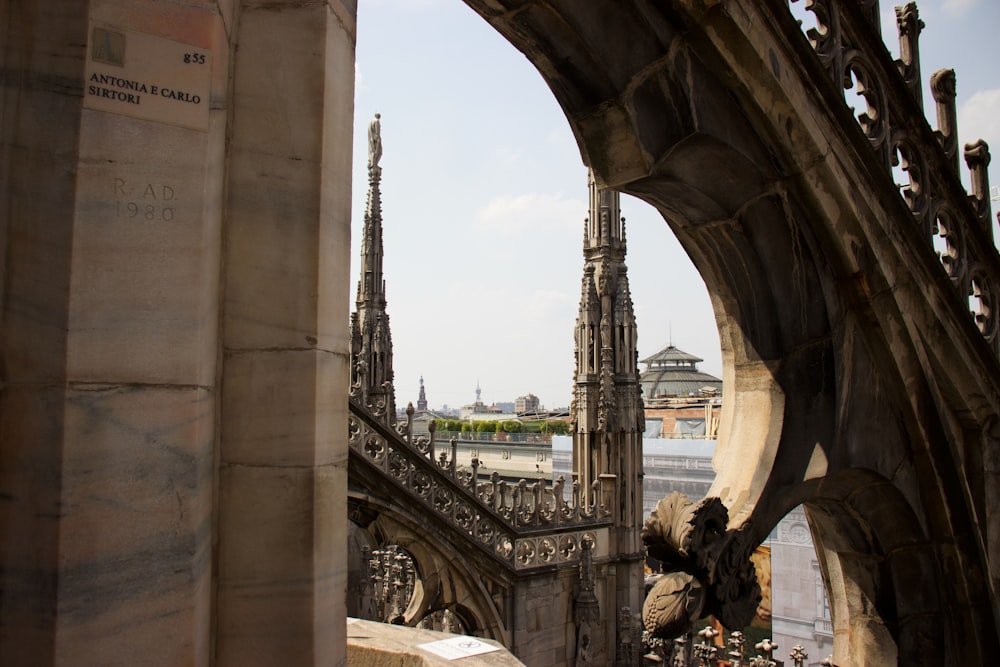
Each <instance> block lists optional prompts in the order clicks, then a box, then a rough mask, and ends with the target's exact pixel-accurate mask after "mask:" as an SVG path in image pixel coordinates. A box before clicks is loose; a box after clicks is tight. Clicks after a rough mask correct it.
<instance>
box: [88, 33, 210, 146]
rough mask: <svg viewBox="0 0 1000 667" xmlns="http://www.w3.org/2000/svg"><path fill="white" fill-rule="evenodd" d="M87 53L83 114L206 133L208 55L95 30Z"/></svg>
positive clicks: (170, 42)
mask: <svg viewBox="0 0 1000 667" xmlns="http://www.w3.org/2000/svg"><path fill="white" fill-rule="evenodd" d="M88 47H89V48H88V49H87V67H86V75H85V76H86V80H85V81H84V82H83V106H84V107H85V108H87V109H96V110H98V111H108V112H110V113H117V114H122V115H125V116H132V117H133V118H142V119H144V120H152V121H156V122H159V123H168V124H170V125H179V126H180V127H188V128H191V129H195V130H207V129H208V106H209V104H208V103H209V96H210V94H211V83H212V52H211V51H210V50H209V49H203V48H200V47H196V46H191V45H189V44H184V43H182V42H175V41H173V40H169V39H164V38H162V37H154V36H152V35H146V34H143V33H140V32H133V31H130V30H120V29H117V28H113V27H110V26H99V25H92V26H91V30H90V44H89V45H88Z"/></svg>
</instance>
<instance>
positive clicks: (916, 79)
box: [896, 2, 924, 109]
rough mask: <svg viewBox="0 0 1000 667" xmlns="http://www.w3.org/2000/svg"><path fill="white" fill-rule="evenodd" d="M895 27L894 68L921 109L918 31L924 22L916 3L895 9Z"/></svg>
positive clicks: (921, 94)
mask: <svg viewBox="0 0 1000 667" xmlns="http://www.w3.org/2000/svg"><path fill="white" fill-rule="evenodd" d="M896 27H897V29H898V30H899V60H897V61H896V66H897V67H898V68H899V73H900V74H901V75H902V76H903V81H904V82H905V83H906V87H907V88H909V89H910V94H911V95H913V99H915V100H916V101H917V105H918V106H919V107H920V108H921V109H923V108H924V99H923V92H922V91H921V78H920V50H919V46H918V44H919V38H920V31H921V30H923V28H924V22H923V21H921V20H920V14H919V12H918V11H917V3H915V2H908V3H906V5H905V6H903V7H896Z"/></svg>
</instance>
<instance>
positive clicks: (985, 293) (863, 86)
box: [790, 0, 1000, 353]
mask: <svg viewBox="0 0 1000 667" xmlns="http://www.w3.org/2000/svg"><path fill="white" fill-rule="evenodd" d="M800 1H801V2H802V3H803V4H802V5H796V3H798V2H800ZM790 2H791V3H792V4H793V5H796V7H795V9H796V10H797V9H798V8H799V7H801V9H802V10H804V11H805V12H808V13H809V14H807V16H808V15H811V16H812V17H813V18H814V20H815V26H813V27H807V24H808V21H805V22H804V23H803V30H804V32H805V34H806V37H807V38H808V39H809V42H810V43H811V45H812V47H813V49H814V51H815V53H816V55H817V57H818V58H819V62H820V63H821V65H822V67H823V68H824V69H825V70H826V72H827V75H828V76H829V77H830V78H832V79H833V82H834V84H835V85H836V86H838V88H840V89H842V90H844V91H849V90H853V91H854V94H856V95H857V96H858V97H859V98H861V99H863V100H864V105H865V106H866V107H867V108H865V109H863V110H855V112H856V119H857V121H858V123H859V124H860V126H861V129H862V130H863V131H864V134H865V136H866V137H867V138H868V141H869V143H870V144H871V147H872V149H873V150H874V151H875V153H876V154H877V155H878V157H879V159H880V160H881V161H882V163H883V164H884V166H885V169H886V171H887V172H889V173H892V170H893V168H898V169H900V170H901V171H902V172H905V175H906V177H907V178H908V181H909V182H908V183H904V184H897V187H899V188H900V192H901V195H902V197H903V199H904V200H905V201H906V204H907V205H908V206H909V208H910V210H911V211H912V213H913V217H914V220H915V222H916V225H915V229H917V230H919V232H920V233H922V234H923V235H924V236H925V237H926V239H927V240H928V242H929V243H930V244H931V245H932V247H933V248H934V250H935V251H936V252H937V254H938V256H939V257H940V260H941V263H942V265H943V266H944V269H945V271H946V272H947V275H948V277H949V278H950V279H951V281H952V283H953V284H954V286H955V288H956V289H957V291H958V296H959V298H961V299H962V300H963V302H965V303H967V304H968V308H969V310H970V313H971V314H972V316H973V317H974V319H975V322H976V325H977V326H978V327H979V330H980V331H981V332H982V334H983V335H984V337H985V338H986V340H987V341H988V342H989V343H990V345H991V347H992V348H993V351H994V352H995V353H996V352H998V351H1000V345H998V343H1000V336H998V321H997V318H998V304H997V298H998V296H997V290H998V289H1000V261H998V258H997V251H996V247H995V246H994V244H993V222H992V213H991V206H990V196H989V192H990V187H989V176H988V174H987V166H988V165H989V163H990V154H989V149H988V147H987V145H986V143H985V142H984V141H982V140H978V141H976V142H974V143H970V144H966V145H965V152H964V155H965V161H966V164H967V165H968V167H969V170H970V182H971V186H972V187H971V189H972V193H971V194H967V193H966V192H965V190H964V189H963V187H962V185H961V182H960V180H959V154H958V128H957V121H956V119H957V112H956V107H955V72H954V70H950V69H945V70H940V71H938V72H935V73H934V75H933V76H932V77H931V90H932V93H933V96H934V102H935V104H936V112H937V123H938V129H937V130H932V129H931V127H930V125H929V124H928V123H927V121H926V119H925V116H924V102H923V94H922V80H921V75H920V53H919V47H918V40H919V36H920V31H921V30H922V28H923V27H924V24H923V22H922V21H921V20H920V18H919V15H918V12H917V6H916V3H913V2H910V3H909V4H907V5H906V6H903V7H897V8H896V22H897V27H898V31H899V42H900V58H899V60H893V59H892V58H891V56H890V55H889V52H888V51H887V50H886V48H885V44H884V43H883V41H882V37H881V29H880V25H879V3H878V0H849V1H848V0H790ZM790 9H791V8H790ZM792 13H793V14H797V15H798V16H799V18H801V17H802V15H803V14H802V12H801V11H793V12H792ZM847 104H848V106H849V107H850V106H851V102H850V101H848V102H847ZM899 173H900V172H897V174H899Z"/></svg>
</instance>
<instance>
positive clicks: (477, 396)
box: [476, 378, 483, 405]
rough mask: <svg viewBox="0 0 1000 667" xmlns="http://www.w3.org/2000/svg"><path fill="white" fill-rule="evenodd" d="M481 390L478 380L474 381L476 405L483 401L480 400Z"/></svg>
mask: <svg viewBox="0 0 1000 667" xmlns="http://www.w3.org/2000/svg"><path fill="white" fill-rule="evenodd" d="M482 394H483V390H482V389H480V388H479V379H478V378H477V379H476V405H479V404H480V403H482V402H483V401H482V400H481V397H482Z"/></svg>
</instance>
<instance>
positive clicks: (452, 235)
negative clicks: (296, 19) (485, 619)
mask: <svg viewBox="0 0 1000 667" xmlns="http://www.w3.org/2000/svg"><path fill="white" fill-rule="evenodd" d="M801 4H802V3H797V4H795V5H793V7H799V5H801ZM920 11H921V18H922V19H923V20H924V21H925V23H926V24H927V26H926V28H925V29H924V31H923V33H922V35H921V68H922V73H923V75H922V78H923V79H924V82H925V94H924V97H925V107H926V108H927V109H928V111H929V113H930V114H931V115H933V113H934V111H933V98H932V97H931V95H930V92H929V90H928V85H929V84H928V82H929V79H930V74H931V73H932V72H933V71H935V70H937V69H940V68H943V67H954V68H955V69H956V71H957V80H958V105H959V141H960V144H964V143H967V142H970V141H973V140H974V139H976V138H979V137H983V138H985V139H986V140H987V141H989V142H990V143H991V144H992V145H993V146H994V152H995V151H996V150H998V148H997V147H1000V113H998V108H1000V75H998V74H997V73H996V71H995V69H994V68H993V67H992V65H991V63H995V62H997V61H998V60H1000V58H998V56H1000V46H998V45H997V44H996V42H995V41H994V40H992V39H991V38H990V36H989V26H994V27H995V26H996V25H1000V6H998V5H997V4H996V3H987V2H985V1H984V0H947V1H945V2H927V1H925V2H921V3H920ZM358 12H359V15H358V45H357V70H356V73H357V88H356V95H355V151H354V165H355V168H354V177H353V178H354V183H353V196H354V202H353V211H354V213H353V219H352V227H353V232H352V248H353V250H352V255H351V257H352V260H351V261H352V267H351V270H352V285H356V284H357V268H358V267H357V262H358V256H359V254H358V253H359V250H358V248H359V241H360V229H361V227H360V225H361V221H362V220H363V213H364V206H365V197H366V191H367V179H366V177H365V163H366V158H367V154H366V146H365V138H366V135H367V130H366V128H367V124H368V122H369V121H370V120H371V119H372V117H373V116H374V114H375V113H376V112H378V113H380V114H381V115H382V118H381V124H382V136H383V142H384V154H383V157H382V161H381V166H382V168H383V174H382V208H383V220H384V229H385V265H384V270H385V277H386V285H387V286H386V297H387V303H388V306H387V310H388V313H389V316H390V318H391V323H392V332H393V346H394V368H395V388H396V397H397V403H398V405H399V407H401V408H402V407H405V405H406V404H407V402H410V401H412V402H413V403H416V400H417V392H418V390H419V381H418V379H419V377H420V376H421V375H423V377H424V379H425V383H426V387H427V393H428V400H429V401H430V404H431V405H448V406H452V407H457V406H461V405H465V404H468V403H471V402H473V401H474V400H475V399H474V397H475V389H476V384H477V381H479V382H481V387H482V400H483V402H484V403H486V404H487V405H489V404H491V403H496V402H502V401H509V400H513V398H514V397H516V396H518V395H522V394H524V393H525V392H528V391H530V392H531V393H534V394H535V395H537V396H538V397H539V398H540V400H541V402H542V404H544V405H546V406H550V407H563V406H567V405H569V403H570V399H571V396H572V386H573V384H572V373H573V325H574V321H575V318H576V314H577V306H578V303H579V294H580V279H581V275H582V269H583V258H582V254H581V249H582V233H583V220H584V217H585V216H586V215H587V176H586V168H585V167H584V165H583V163H582V160H581V158H580V154H579V150H578V149H577V147H576V144H575V141H574V138H573V135H572V132H571V131H570V128H569V124H568V122H567V120H566V118H565V116H564V115H563V114H562V111H561V110H560V108H559V106H558V104H557V103H556V101H555V98H554V97H553V95H552V93H551V92H550V91H549V90H548V88H547V87H546V86H545V83H544V82H543V80H542V78H541V76H540V75H539V74H538V72H537V71H536V70H535V69H534V68H533V66H532V65H531V64H530V63H529V62H528V61H527V60H526V59H525V58H524V56H523V55H522V54H520V53H519V52H517V51H516V50H515V49H514V48H513V47H511V46H510V45H509V44H508V43H507V42H506V41H505V40H504V39H503V38H502V37H501V36H500V35H499V34H498V33H496V32H495V31H494V30H493V29H492V28H491V27H490V26H489V25H488V24H487V23H486V22H485V21H483V20H482V19H481V18H480V17H479V16H478V15H476V14H475V13H474V12H472V10H470V9H469V8H468V7H466V6H464V5H463V4H462V3H461V2H458V1H457V0H366V2H364V3H361V4H360V6H359V10H358ZM882 15H883V21H882V23H883V35H884V36H885V39H886V43H887V47H888V48H889V50H890V52H892V53H893V54H894V55H895V56H897V57H898V53H899V48H898V43H897V40H896V37H895V34H896V33H895V14H894V10H893V8H892V7H891V6H884V7H883V8H882ZM955 44H962V45H967V44H973V45H975V48H974V49H973V48H963V49H956V48H954V45H955ZM934 125H936V123H935V122H932V126H934ZM992 171H993V172H994V178H993V179H992V183H993V184H995V185H997V184H1000V175H997V172H996V166H995V165H994V167H993V169H992ZM963 179H964V180H966V181H967V180H968V179H967V174H965V168H964V163H963ZM621 209H622V215H623V216H625V218H626V219H627V232H628V242H629V243H628V258H627V264H628V267H629V276H630V285H631V288H632V297H633V301H634V304H635V313H636V320H637V323H638V332H639V341H638V349H639V359H640V360H641V359H642V358H644V357H646V356H650V355H652V354H653V353H655V352H657V351H658V350H660V349H662V348H663V347H666V346H667V345H668V344H670V343H672V344H674V345H676V346H677V347H679V348H681V349H683V350H685V351H686V352H689V353H691V354H694V355H697V356H698V357H702V358H703V359H704V360H705V361H704V362H703V363H702V364H700V369H701V370H702V371H704V372H707V373H710V374H712V375H715V376H717V377H722V362H721V351H720V349H719V337H718V330H717V328H716V325H715V319H714V314H713V311H712V306H711V303H710V300H709V296H708V294H707V291H706V288H705V285H704V282H703V281H702V280H701V277H700V275H699V274H698V272H697V270H696V269H695V268H694V267H693V266H692V265H691V262H690V260H689V259H688V257H687V255H686V253H685V252H684V250H683V248H681V246H680V244H679V243H678V241H677V239H676V238H675V237H674V235H673V233H672V232H671V231H670V229H669V227H668V226H667V225H666V224H665V223H664V221H663V219H662V218H661V217H660V216H659V214H658V213H657V212H656V211H655V210H654V209H653V208H652V207H651V206H649V205H648V204H646V203H644V202H642V201H640V200H638V199H635V198H633V197H631V196H628V195H622V198H621ZM352 308H353V299H352ZM640 370H642V365H641V364H640Z"/></svg>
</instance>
